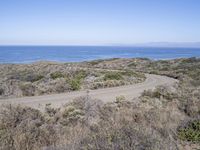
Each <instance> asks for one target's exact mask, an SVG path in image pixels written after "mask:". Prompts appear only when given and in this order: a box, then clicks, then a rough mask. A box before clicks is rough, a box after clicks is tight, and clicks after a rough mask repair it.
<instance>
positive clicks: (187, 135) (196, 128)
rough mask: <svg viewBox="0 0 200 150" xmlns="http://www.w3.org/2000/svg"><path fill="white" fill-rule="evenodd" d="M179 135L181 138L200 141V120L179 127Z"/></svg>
mask: <svg viewBox="0 0 200 150" xmlns="http://www.w3.org/2000/svg"><path fill="white" fill-rule="evenodd" d="M177 132H178V137H179V138H180V139H181V140H185V141H189V142H198V143H200V120H193V121H189V122H187V123H186V124H185V125H182V126H180V127H179V128H178V129H177Z"/></svg>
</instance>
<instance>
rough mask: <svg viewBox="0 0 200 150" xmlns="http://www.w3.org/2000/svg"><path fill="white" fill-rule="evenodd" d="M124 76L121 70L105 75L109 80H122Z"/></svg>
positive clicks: (105, 78) (105, 79)
mask: <svg viewBox="0 0 200 150" xmlns="http://www.w3.org/2000/svg"><path fill="white" fill-rule="evenodd" d="M122 79H123V76H122V74H121V73H119V72H108V73H106V74H105V76H104V81H107V80H122Z"/></svg>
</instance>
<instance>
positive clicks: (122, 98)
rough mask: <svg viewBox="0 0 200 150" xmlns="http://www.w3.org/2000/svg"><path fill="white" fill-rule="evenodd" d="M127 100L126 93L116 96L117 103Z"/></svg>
mask: <svg viewBox="0 0 200 150" xmlns="http://www.w3.org/2000/svg"><path fill="white" fill-rule="evenodd" d="M125 100H126V98H125V96H124V95H120V96H117V97H116V101H115V102H116V103H121V102H122V101H125Z"/></svg>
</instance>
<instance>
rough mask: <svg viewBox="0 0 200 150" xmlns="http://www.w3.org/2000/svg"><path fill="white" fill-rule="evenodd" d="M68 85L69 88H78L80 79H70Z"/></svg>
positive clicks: (74, 89)
mask: <svg viewBox="0 0 200 150" xmlns="http://www.w3.org/2000/svg"><path fill="white" fill-rule="evenodd" d="M69 85H70V87H71V90H73V91H76V90H80V88H81V81H80V80H78V79H72V80H70V81H69Z"/></svg>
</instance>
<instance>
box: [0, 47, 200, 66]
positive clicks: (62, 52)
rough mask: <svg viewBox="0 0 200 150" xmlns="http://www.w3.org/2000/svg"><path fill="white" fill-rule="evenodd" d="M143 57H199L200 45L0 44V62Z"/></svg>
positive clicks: (72, 60)
mask: <svg viewBox="0 0 200 150" xmlns="http://www.w3.org/2000/svg"><path fill="white" fill-rule="evenodd" d="M131 57H145V58H150V59H156V60H157V59H173V58H181V57H184V58H187V57H200V48H152V47H149V48H148V47H114V46H0V63H31V62H35V61H41V60H42V61H45V60H46V61H58V62H80V61H87V60H94V59H107V58H131Z"/></svg>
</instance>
